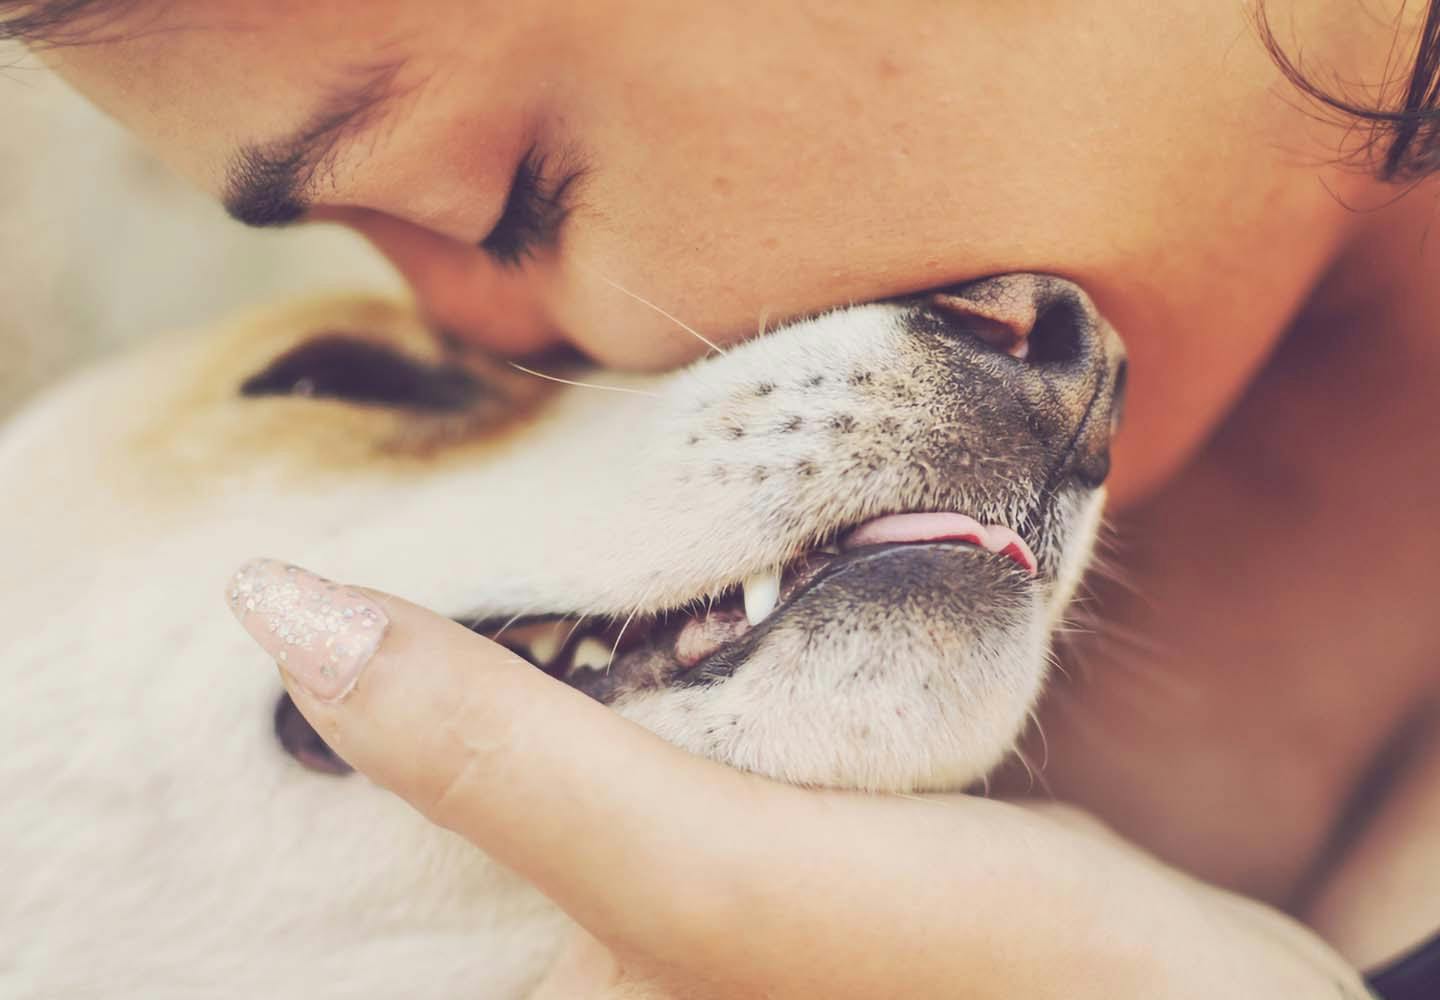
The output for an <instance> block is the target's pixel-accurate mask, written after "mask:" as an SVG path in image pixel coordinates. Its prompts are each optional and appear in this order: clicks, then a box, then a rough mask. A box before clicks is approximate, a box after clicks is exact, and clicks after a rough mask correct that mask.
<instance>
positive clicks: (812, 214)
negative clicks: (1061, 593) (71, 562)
mask: <svg viewBox="0 0 1440 1000" xmlns="http://www.w3.org/2000/svg"><path fill="white" fill-rule="evenodd" d="M1299 6H1300V7H1302V8H1304V9H1305V10H1306V11H1309V12H1311V14H1313V17H1308V18H1307V19H1306V20H1303V21H1301V22H1300V27H1299V28H1298V29H1297V31H1301V32H1304V35H1303V37H1304V39H1305V42H1306V45H1307V48H1306V53H1307V56H1310V57H1312V58H1325V57H1328V56H1329V55H1330V52H1329V49H1327V48H1326V42H1327V40H1333V39H1335V38H1340V37H1341V36H1342V35H1343V38H1342V39H1341V40H1343V41H1344V43H1345V46H1340V45H1337V46H1336V47H1335V52H1336V53H1337V54H1336V55H1335V59H1334V64H1336V65H1337V68H1338V69H1339V70H1346V69H1351V70H1354V71H1355V72H1363V71H1364V68H1365V67H1364V66H1363V65H1359V64H1357V63H1355V62H1353V61H1347V59H1353V57H1347V56H1344V55H1340V54H1339V53H1342V52H1345V51H1349V50H1350V49H1354V50H1355V51H1360V50H1361V49H1363V46H1356V42H1357V40H1359V39H1364V38H1371V37H1373V38H1374V40H1375V42H1376V45H1377V46H1378V47H1379V48H1380V49H1382V50H1383V47H1384V44H1385V43H1386V42H1387V41H1388V39H1389V38H1390V32H1389V29H1388V28H1386V27H1385V26H1383V25H1380V26H1378V27H1377V26H1376V25H1374V24H1372V23H1370V22H1368V21H1366V22H1363V23H1362V24H1360V25H1347V24H1341V23H1340V21H1339V20H1338V18H1339V15H1338V14H1335V15H1334V16H1331V15H1332V12H1329V11H1328V10H1317V8H1329V7H1331V6H1332V5H1331V4H1327V3H1318V4H1317V3H1310V4H1301V5H1299ZM1333 6H1335V7H1336V8H1337V10H1340V9H1345V8H1348V7H1350V6H1353V7H1355V8H1363V7H1364V6H1365V5H1358V4H1352V3H1350V2H1349V0H1346V2H1345V3H1339V2H1337V3H1336V4H1334V5H1333ZM104 7H105V4H104V3H103V2H102V3H101V4H100V8H99V9H100V10H102V11H103V8H104ZM124 10H125V13H124V15H123V16H118V15H117V16H116V17H114V18H113V19H111V20H109V21H108V22H107V23H105V24H103V25H101V26H100V27H99V30H100V31H102V32H103V33H104V35H103V36H102V39H101V41H100V43H99V44H88V45H83V46H78V47H72V48H60V49H56V50H53V51H52V52H51V53H50V54H49V56H48V58H49V59H50V61H51V62H52V63H53V64H54V65H55V66H56V67H57V68H58V69H59V70H60V71H61V72H62V73H63V74H64V75H66V76H67V77H68V78H69V79H70V80H71V81H72V82H73V83H74V84H75V85H76V86H78V87H79V88H80V89H81V90H82V91H83V92H85V93H86V94H88V95H89V96H91V97H92V98H94V99H95V100H96V101H97V102H99V103H100V104H101V105H103V106H104V107H106V108H107V109H108V110H109V111H111V112H112V113H113V114H114V115H115V116H116V117H118V118H119V119H120V120H122V121H123V122H125V123H126V124H127V125H129V126H130V127H131V128H133V129H134V130H135V131H136V132H138V133H139V134H140V135H141V136H142V137H143V138H145V139H146V140H147V141H148V142H149V144H150V145H151V146H152V148H153V149H154V150H155V151H157V152H158V153H159V154H160V155H161V156H162V157H163V158H165V159H166V160H168V161H169V162H170V163H171V164H172V165H173V166H175V167H176V168H177V169H178V170H180V171H181V172H183V173H184V174H186V175H188V176H189V177H190V178H192V179H193V180H195V181H196V182H197V183H199V184H200V185H202V186H203V187H204V188H205V189H206V190H208V191H210V192H213V193H214V194H215V195H216V197H218V198H223V199H226V200H227V203H228V204H229V206H230V208H231V210H232V213H234V214H236V215H237V216H239V217H241V218H242V219H244V220H246V221H250V222H252V223H271V224H279V223H283V222H287V221H294V220H295V219H298V218H301V217H302V213H303V218H308V219H320V220H335V221H340V222H343V223H345V224H347V225H351V226H353V227H355V228H356V229H359V230H360V231H361V232H363V233H364V234H365V235H366V236H367V237H369V238H370V239H371V240H373V241H374V242H375V243H376V244H377V245H378V246H379V247H380V248H381V249H382V250H383V251H384V252H385V253H386V254H387V255H389V256H390V257H391V259H392V260H393V261H394V262H395V263H396V265H398V267H399V268H400V270H401V271H402V272H404V274H405V275H406V276H407V277H408V278H409V280H410V281H411V282H412V283H413V285H414V287H415V289H416V292H417V294H418V296H419V298H420V300H421V302H422V303H423V306H424V308H425V309H426V310H427V311H428V312H429V313H430V314H431V316H432V317H433V318H434V320H435V321H436V322H437V323H439V324H442V325H443V326H445V327H447V328H449V329H451V330H452V331H455V332H457V333H460V334H462V335H467V336H470V337H473V338H474V339H477V340H479V341H482V342H484V343H487V344H489V345H491V346H492V347H496V348H498V349H501V350H506V351H514V352H521V351H530V350H534V349H538V348H541V347H543V346H545V345H547V344H550V343H553V342H556V341H557V340H562V339H563V340H569V341H571V342H573V343H575V344H576V345H578V346H579V347H580V348H581V349H583V350H585V351H586V352H588V353H590V354H591V355H593V356H595V357H596V358H598V359H600V360H601V361H604V362H606V363H609V364H615V365H623V366H643V367H656V366H661V365H669V364H673V363H676V362H679V361H681V360H684V359H686V358H689V357H693V356H695V355H697V354H699V353H701V352H702V351H703V350H704V346H703V345H702V344H701V343H699V342H698V341H697V340H696V339H694V338H693V337H692V336H691V335H690V334H688V333H686V332H685V331H684V330H683V329H681V327H680V324H679V323H677V322H676V321H675V320H673V319H670V318H667V317H666V315H665V313H668V314H669V315H670V316H673V317H675V318H677V319H678V320H681V321H683V322H684V323H685V324H688V325H689V326H691V327H693V328H694V329H695V330H698V331H700V332H701V333H702V334H703V335H704V336H706V337H708V338H710V339H711V340H714V341H717V342H721V343H723V342H726V341H734V340H737V339H740V338H743V337H746V336H749V335H752V334H754V333H755V332H756V331H757V329H759V328H761V327H763V326H773V325H775V324H776V323H779V322H781V321H783V320H784V319H785V318H787V317H791V316H795V315H798V314H803V313H807V312H812V311H815V310H821V309H825V308H828V307H832V306H836V305H843V304H846V303H850V302H857V301H863V300H868V299H875V298H881V297H887V296H893V295H897V294H901V293H906V292H914V291H918V290H922V289H926V288H930V287H934V286H938V285H944V284H949V283H952V282H956V281H959V280H962V279H966V278H971V277H976V276H980V275H985V274H990V273H994V272H999V271H1013V270H1039V271H1051V272H1057V273H1060V274H1063V275H1066V276H1068V277H1070V278H1073V279H1075V280H1077V281H1079V282H1080V283H1081V284H1083V285H1085V286H1086V287H1087V288H1088V289H1089V290H1090V291H1091V292H1092V294H1093V295H1094V296H1095V297H1096V299H1097V301H1098V302H1099V303H1100V305H1101V307H1102V308H1103V309H1105V310H1106V311H1107V312H1108V313H1109V315H1110V317H1111V318H1112V320H1113V321H1114V322H1115V324H1116V326H1117V327H1118V328H1119V329H1120V331H1121V332H1122V333H1123V334H1125V335H1126V337H1127V339H1128V340H1129V342H1130V345H1131V353H1132V371H1133V372H1134V379H1133V383H1132V384H1133V386H1134V389H1133V395H1132V397H1131V402H1130V430H1129V432H1128V434H1127V437H1128V438H1129V440H1128V441H1122V447H1121V449H1120V454H1119V456H1118V457H1117V475H1118V476H1119V478H1120V479H1121V480H1122V487H1126V488H1131V487H1135V486H1139V485H1142V484H1144V483H1146V482H1149V481H1153V480H1154V479H1156V477H1158V476H1160V475H1163V474H1164V472H1166V471H1168V470H1169V469H1170V468H1171V467H1173V465H1174V464H1175V462H1177V461H1178V460H1179V459H1180V458H1181V457H1182V456H1183V455H1184V453H1185V452H1186V451H1187V450H1188V448H1189V447H1190V446H1191V445H1192V444H1193V443H1194V442H1196V441H1197V440H1198V439H1199V437H1200V436H1202V435H1203V434H1204V432H1205V431H1206V430H1207V429H1208V427H1209V426H1210V424H1211V422H1212V421H1213V419H1214V418H1215V417H1216V415H1217V414H1218V413H1219V412H1220V411H1221V410H1222V409H1223V407H1224V405H1225V403H1226V402H1228V401H1229V399H1230V398H1232V395H1233V393H1234V392H1235V391H1236V389H1237V387H1238V386H1239V385H1240V384H1241V383H1242V381H1243V379H1244V377H1245V376H1246V375H1247V374H1248V373H1249V372H1250V371H1251V370H1253V367H1254V366H1255V365H1256V364H1257V363H1258V360H1259V359H1260V358H1261V357H1262V356H1263V354H1264V352H1265V351H1266V350H1267V348H1268V347H1269V346H1270V345H1271V343H1272V342H1273V339H1274V337H1275V336H1276V333H1277V331H1278V330H1280V329H1281V328H1282V327H1283V325H1284V323H1285V321H1286V320H1287V318H1288V317H1289V316H1290V315H1291V313H1292V311H1293V310H1294V309H1295V308H1296V307H1297V304H1298V303H1299V302H1300V301H1301V299H1302V298H1303V296H1304V294H1305V292H1306V291H1307V290H1308V288H1309V287H1310V286H1311V284H1312V282H1313V281H1314V280H1315V279H1316V278H1317V276H1318V274H1319V273H1320V271H1321V270H1322V269H1323V268H1324V267H1325V266H1326V265H1327V263H1329V262H1330V261H1331V259H1332V258H1333V256H1334V254H1335V252H1336V248H1337V247H1338V245H1339V243H1340V242H1341V240H1342V237H1343V235H1344V231H1345V230H1346V228H1347V227H1348V226H1350V225H1351V221H1350V220H1351V215H1350V213H1348V212H1347V211H1346V210H1345V209H1344V208H1343V207H1342V206H1341V200H1342V199H1340V198H1337V197H1336V196H1335V194H1334V193H1333V192H1336V191H1337V190H1338V191H1339V192H1340V193H1341V194H1342V195H1345V194H1347V193H1352V192H1354V191H1355V190H1356V188H1357V187H1358V186H1359V185H1360V184H1361V183H1363V182H1362V181H1361V180H1360V179H1359V178H1357V177H1354V176H1347V175H1344V174H1341V173H1340V172H1339V171H1336V170H1331V169H1329V168H1327V167H1325V166H1324V164H1326V163H1328V162H1329V161H1330V159H1331V158H1332V157H1333V155H1334V136H1333V135H1331V134H1330V133H1329V132H1324V131H1322V130H1320V129H1319V127H1318V126H1317V125H1316V124H1315V123H1314V122H1312V121H1311V120H1310V119H1309V118H1307V116H1306V115H1305V114H1304V113H1303V112H1301V111H1298V110H1297V109H1296V108H1295V107H1294V106H1293V103H1294V102H1293V96H1292V94H1291V93H1290V92H1289V91H1288V90H1286V89H1285V88H1284V85H1283V84H1282V83H1281V82H1279V77H1278V74H1277V73H1276V71H1275V69H1274V67H1273V65H1272V63H1271V62H1270V60H1269V58H1268V57H1267V56H1266V54H1265V53H1264V51H1263V49H1262V48H1261V46H1260V44H1259V43H1258V41H1257V40H1256V38H1255V34H1254V32H1253V30H1252V28H1251V27H1250V25H1249V23H1248V22H1247V20H1246V16H1245V12H1244V10H1243V9H1242V6H1241V5H1240V4H1239V3H1214V2H1208V0H1206V2H1191V3H1183V2H1173V3H1167V4H1155V3H1153V2H1151V0H1092V2H1080V3H1067V4H1059V3H1042V2H1031V0H1024V2H1010V3H990V2H983V0H949V2H944V0H909V2H904V3H889V4H883V5H882V4H877V3H865V2H859V3H850V4H838V3H835V2H826V3H812V2H794V3H776V2H774V0H766V2H752V0H733V2H727V3H724V4H673V3H664V2H654V0H590V2H587V3H583V4H580V3H569V2H555V0H537V2H531V3H524V4H510V3H485V2H475V0H421V2H411V3H396V2H393V0H392V2H386V0H344V2H315V3H305V4H294V3H288V2H283V0H178V2H172V3H168V4H164V5H154V9H153V10H152V9H150V5H148V4H147V3H145V2H144V0H141V2H139V3H136V4H133V5H130V6H128V7H125V8H124ZM1290 15H1291V12H1290V10H1289V7H1288V5H1286V4H1283V3H1281V4H1279V5H1277V6H1275V8H1274V10H1272V17H1273V19H1274V20H1275V21H1276V22H1277V23H1286V24H1288V23H1289V18H1290ZM1322 15H1323V16H1322ZM101 20H104V18H101ZM1342 29H1343V30H1342ZM1282 40H1283V38H1282ZM1347 47H1348V48H1347ZM1382 55H1383V51H1382ZM1327 143H1328V145H1327ZM1322 174H1324V177H1322V176H1321V175H1322ZM517 180H518V181H520V182H523V183H520V184H519V185H518V187H517ZM1322 181H1324V183H1322ZM521 188H523V189H524V190H521ZM642 299H643V300H644V301H642ZM646 302H648V303H651V304H653V305H647V304H645V303H646ZM661 310H663V312H662V311H661ZM1127 450H1128V453H1129V455H1130V457H1129V460H1128V461H1127Z"/></svg>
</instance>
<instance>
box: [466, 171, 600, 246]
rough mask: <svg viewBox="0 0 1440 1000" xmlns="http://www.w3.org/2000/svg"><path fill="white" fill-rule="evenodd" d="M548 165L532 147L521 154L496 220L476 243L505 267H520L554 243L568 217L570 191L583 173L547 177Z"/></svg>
mask: <svg viewBox="0 0 1440 1000" xmlns="http://www.w3.org/2000/svg"><path fill="white" fill-rule="evenodd" d="M548 163H549V158H548V157H547V156H545V155H544V154H542V153H541V152H539V151H538V150H537V149H536V148H535V147H534V146H531V147H530V148H529V149H527V150H526V151H525V155H524V156H523V157H521V158H520V164H519V166H517V167H516V168H515V176H514V178H512V179H511V181H510V192H509V194H507V195H506V196H505V208H504V210H503V211H502V212H501V213H500V221H498V222H496V223H495V228H494V229H492V230H490V232H489V233H488V234H487V235H486V237H485V238H484V239H483V240H481V241H480V243H479V244H478V245H479V247H480V249H481V250H483V251H485V252H486V253H487V254H489V255H490V256H491V257H493V258H494V259H495V260H497V261H498V262H500V263H501V264H503V265H504V266H506V267H520V266H521V265H522V264H524V263H525V262H526V261H527V260H530V259H531V258H532V257H534V256H535V253H536V252H537V251H539V250H541V249H544V248H545V247H546V246H548V245H550V244H552V243H554V242H555V237H556V236H557V235H558V234H559V232H560V227H561V226H562V225H563V224H564V222H565V217H566V216H568V215H569V214H570V207H571V206H570V202H569V197H568V196H569V194H570V188H571V186H572V185H573V184H574V183H575V181H577V180H579V178H580V176H581V174H582V173H583V172H584V171H583V170H580V169H569V170H565V171H563V172H562V173H560V174H558V175H555V176H551V175H550V174H549V173H547V171H546V167H547V165H548Z"/></svg>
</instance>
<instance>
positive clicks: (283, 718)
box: [275, 694, 353, 775]
mask: <svg viewBox="0 0 1440 1000" xmlns="http://www.w3.org/2000/svg"><path fill="white" fill-rule="evenodd" d="M275 738H276V739H277V740H279V741H280V745H281V746H282V747H284V748H285V752H286V753H288V754H289V755H290V756H291V757H294V758H295V759H296V760H297V761H299V762H300V763H301V764H303V765H304V766H305V767H307V768H309V769H310V770H312V771H318V772H320V773H321V774H334V775H344V774H349V773H350V772H351V771H352V770H353V768H351V767H350V765H349V764H347V763H345V762H344V761H343V760H341V759H340V757H339V755H338V754H336V753H335V751H334V750H331V749H330V745H329V744H328V743H326V742H325V741H324V740H323V739H321V738H320V734H319V733H317V732H316V731H315V729H314V727H312V726H311V725H310V723H309V721H307V720H306V718H305V716H303V715H301V714H300V709H298V708H296V707H295V703H294V702H293V701H291V700H290V695H288V694H281V695H280V700H279V701H277V702H276V703H275Z"/></svg>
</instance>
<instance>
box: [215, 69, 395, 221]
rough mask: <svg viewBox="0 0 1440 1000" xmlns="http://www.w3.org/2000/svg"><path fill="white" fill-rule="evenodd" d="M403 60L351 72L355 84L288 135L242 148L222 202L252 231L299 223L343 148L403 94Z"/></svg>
mask: <svg viewBox="0 0 1440 1000" xmlns="http://www.w3.org/2000/svg"><path fill="white" fill-rule="evenodd" d="M403 66H404V60H395V61H393V62H387V63H384V64H381V65H370V66H365V67H357V68H355V69H352V70H351V71H350V72H349V73H347V74H346V75H347V76H350V77H355V78H356V79H355V81H354V82H352V83H349V84H347V85H346V86H344V87H342V88H340V89H337V90H336V91H335V92H333V93H331V94H330V95H329V96H327V97H326V98H325V100H324V101H323V102H322V103H321V104H320V105H319V106H318V107H317V108H316V109H315V110H314V111H312V112H311V113H310V115H309V116H308V117H307V118H306V119H305V120H304V124H302V125H301V126H300V127H299V128H297V129H295V130H294V131H293V132H291V133H290V134H289V135H286V136H282V137H280V138H278V139H272V140H268V141H265V142H258V143H249V144H246V145H243V146H241V147H239V148H238V149H237V150H236V151H235V152H234V154H232V155H231V156H230V158H229V160H228V161H227V162H226V166H225V175H224V176H225V181H224V187H223V194H222V195H221V202H222V203H223V204H224V206H225V211H226V213H227V214H228V215H229V216H230V217H231V218H232V219H235V220H236V221H238V222H243V223H244V224H245V225H247V226H256V227H261V228H264V227H274V226H285V225H289V224H290V223H292V222H295V221H296V220H297V219H299V218H300V217H301V216H303V215H304V214H305V212H306V211H307V210H309V208H310V203H311V201H312V200H313V198H314V197H315V189H316V188H317V187H318V186H319V184H320V182H321V181H322V180H324V179H325V178H326V177H327V174H328V172H329V170H330V169H331V167H333V165H334V162H335V154H336V151H337V149H338V148H339V147H340V145H341V143H342V142H344V141H345V140H347V139H350V138H353V137H354V136H356V135H357V134H359V133H361V132H363V131H365V130H367V129H369V128H371V127H372V126H374V125H375V124H376V123H377V122H378V121H379V120H381V119H382V118H383V117H384V116H385V115H386V113H387V112H388V111H390V110H391V109H392V108H393V106H394V103H395V101H396V100H397V99H398V98H399V96H400V94H401V90H400V88H399V87H398V86H397V85H396V77H397V76H398V75H399V72H400V70H401V68H402V67H403Z"/></svg>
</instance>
